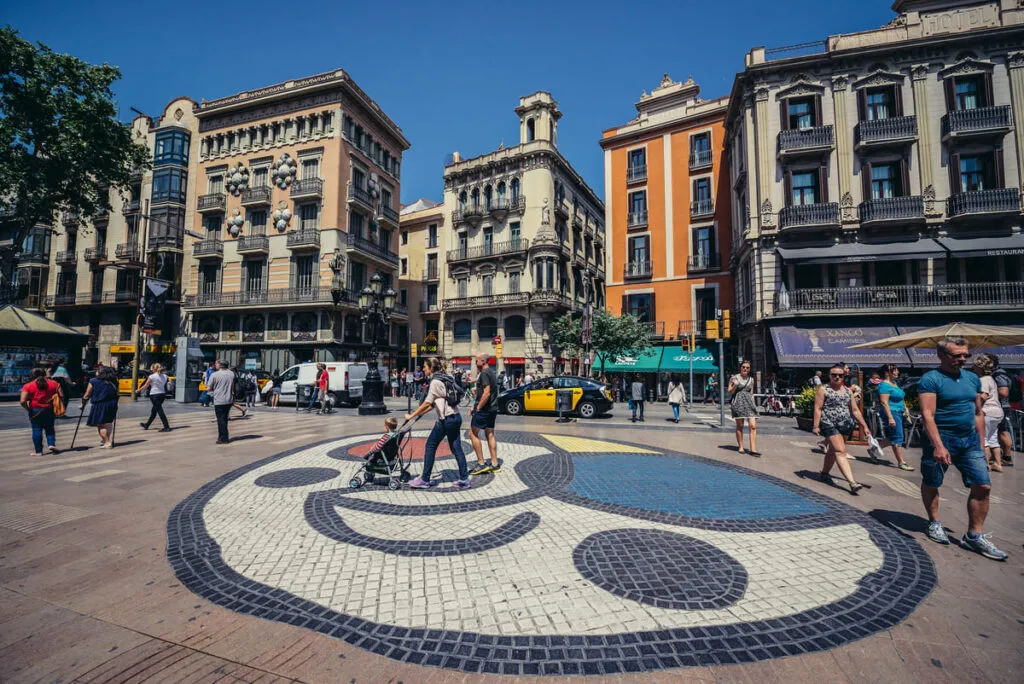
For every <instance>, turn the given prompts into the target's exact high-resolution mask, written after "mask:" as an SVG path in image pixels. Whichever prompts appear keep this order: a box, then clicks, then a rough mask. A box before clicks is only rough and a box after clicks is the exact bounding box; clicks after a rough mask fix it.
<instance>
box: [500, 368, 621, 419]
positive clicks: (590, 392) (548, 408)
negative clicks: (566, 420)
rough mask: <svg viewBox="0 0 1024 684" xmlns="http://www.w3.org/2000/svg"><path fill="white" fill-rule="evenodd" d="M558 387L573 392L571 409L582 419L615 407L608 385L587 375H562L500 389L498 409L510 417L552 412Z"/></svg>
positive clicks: (606, 411)
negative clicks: (506, 389)
mask: <svg viewBox="0 0 1024 684" xmlns="http://www.w3.org/2000/svg"><path fill="white" fill-rule="evenodd" d="M558 390H571V391H572V412H573V413H575V414H577V415H579V416H580V417H582V418H595V417H597V416H600V415H602V414H605V413H608V412H609V411H611V410H612V407H613V406H614V404H613V402H612V394H611V390H610V389H609V388H608V386H607V385H604V384H602V383H600V382H597V381H596V380H590V379H588V378H580V377H576V376H571V375H563V376H559V377H553V378H542V379H540V380H536V381H534V382H531V383H530V384H529V385H520V386H519V387H516V388H515V389H511V390H508V391H507V392H502V393H501V394H499V395H498V411H499V412H501V413H505V414H508V415H510V416H518V415H522V414H524V413H554V412H555V411H556V406H555V396H556V394H557V392H558Z"/></svg>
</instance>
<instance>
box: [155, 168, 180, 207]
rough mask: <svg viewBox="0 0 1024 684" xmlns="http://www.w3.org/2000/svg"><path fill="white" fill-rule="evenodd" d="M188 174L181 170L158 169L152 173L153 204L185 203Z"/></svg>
mask: <svg viewBox="0 0 1024 684" xmlns="http://www.w3.org/2000/svg"><path fill="white" fill-rule="evenodd" d="M187 186H188V174H187V172H185V171H182V170H181V169H160V170H158V171H155V172H154V173H153V197H152V199H153V203H154V204H156V203H158V202H179V203H181V204H184V203H185V189H186V188H187Z"/></svg>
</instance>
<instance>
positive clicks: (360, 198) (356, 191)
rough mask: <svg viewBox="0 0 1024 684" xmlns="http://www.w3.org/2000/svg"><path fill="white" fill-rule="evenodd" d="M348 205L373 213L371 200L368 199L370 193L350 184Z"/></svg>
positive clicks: (370, 198)
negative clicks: (354, 205)
mask: <svg viewBox="0 0 1024 684" xmlns="http://www.w3.org/2000/svg"><path fill="white" fill-rule="evenodd" d="M348 203H349V204H356V205H358V206H361V207H363V208H364V209H368V210H370V211H373V198H372V197H370V193H369V192H368V191H366V190H364V189H363V188H361V187H359V186H358V185H353V184H352V183H351V182H349V184H348Z"/></svg>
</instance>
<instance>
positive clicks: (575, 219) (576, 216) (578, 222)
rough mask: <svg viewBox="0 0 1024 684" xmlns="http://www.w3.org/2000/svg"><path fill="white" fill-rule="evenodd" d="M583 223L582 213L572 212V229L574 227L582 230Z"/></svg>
mask: <svg viewBox="0 0 1024 684" xmlns="http://www.w3.org/2000/svg"><path fill="white" fill-rule="evenodd" d="M583 223H584V221H583V212H581V211H574V212H573V213H572V225H573V226H574V227H576V228H580V229H582V228H583Z"/></svg>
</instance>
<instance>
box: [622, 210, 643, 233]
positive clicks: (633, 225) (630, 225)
mask: <svg viewBox="0 0 1024 684" xmlns="http://www.w3.org/2000/svg"><path fill="white" fill-rule="evenodd" d="M646 227H647V210H646V209H645V210H643V211H631V212H629V215H628V216H626V230H639V229H640V228H646Z"/></svg>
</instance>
